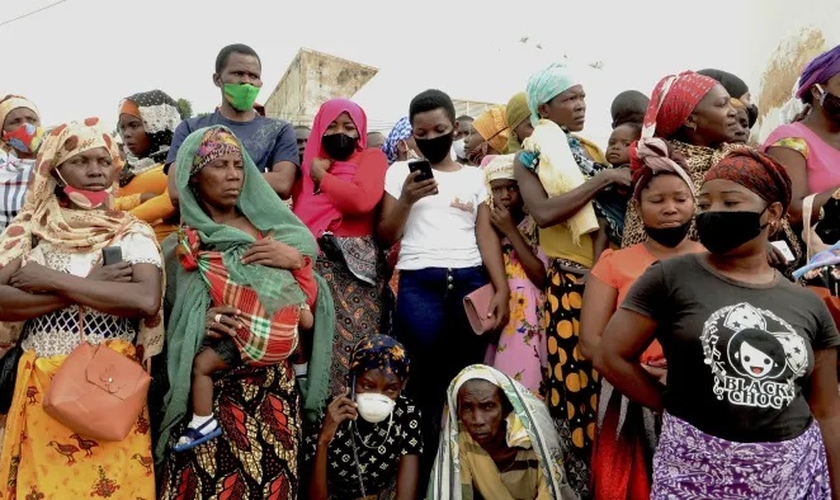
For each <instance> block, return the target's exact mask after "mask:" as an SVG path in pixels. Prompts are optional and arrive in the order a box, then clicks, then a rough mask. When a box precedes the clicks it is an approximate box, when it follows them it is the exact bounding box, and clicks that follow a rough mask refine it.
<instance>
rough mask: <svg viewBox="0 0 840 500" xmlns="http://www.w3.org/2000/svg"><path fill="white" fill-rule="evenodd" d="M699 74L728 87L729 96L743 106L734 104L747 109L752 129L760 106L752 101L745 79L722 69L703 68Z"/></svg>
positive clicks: (749, 127) (749, 124) (748, 120)
mask: <svg viewBox="0 0 840 500" xmlns="http://www.w3.org/2000/svg"><path fill="white" fill-rule="evenodd" d="M697 74H698V75H704V76H708V77H709V78H714V79H715V80H717V81H718V82H720V84H721V85H723V88H725V89H726V92H727V93H728V94H729V97H731V98H733V99H735V100H737V101H739V102H740V103H741V104H742V106H737V105H736V104H735V103H733V106H736V109H744V110H745V113H746V115H747V123H748V126H747V129H751V128H752V127H753V125H755V122H756V121H758V106H756V105H755V104H754V103H753V102H752V96H751V95H750V88H749V86H748V85H747V83H746V82H745V81H744V80H742V79H741V78H740V77H739V76H737V75H733V74H732V73H729V72H727V71H723V70H720V69H711V68H710V69H701V70H700V71H698V72H697Z"/></svg>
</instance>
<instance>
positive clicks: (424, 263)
mask: <svg viewBox="0 0 840 500" xmlns="http://www.w3.org/2000/svg"><path fill="white" fill-rule="evenodd" d="M409 119H410V120H411V126H412V129H413V134H414V140H415V142H416V143H417V148H418V149H419V150H420V153H422V154H423V156H424V157H425V159H426V160H428V162H429V164H430V167H431V169H430V170H431V172H432V175H433V177H432V178H430V179H426V180H422V181H418V180H417V179H418V177H419V176H421V175H423V172H422V171H421V170H416V171H414V172H410V168H409V164H408V163H404V162H397V163H395V164H393V165H392V166H391V168H389V169H388V172H387V174H386V178H385V192H386V195H385V198H384V200H383V204H382V216H381V220H380V222H379V227H378V235H379V238H380V240H381V241H382V243H384V244H385V245H386V246H387V245H392V244H394V243H395V242H396V241H398V240H400V239H401V240H402V246H401V248H400V254H399V258H398V261H397V270H399V271H400V281H399V290H400V293H399V295H398V297H397V308H396V315H395V316H396V335H397V336H398V337H399V338H400V339H401V340H402V342H403V344H405V346H406V348H407V349H408V351H409V352H411V356H412V358H413V359H412V361H413V365H414V366H416V367H417V368H416V370H415V374H414V375H413V376H412V378H411V381H410V382H409V386H408V390H409V394H410V395H411V396H413V397H414V398H415V400H416V401H417V403H418V405H419V407H420V409H421V411H422V412H423V415H424V419H423V429H424V440H425V442H427V443H436V442H437V435H438V432H439V428H440V421H441V411H442V408H443V403H444V397H445V394H446V387H447V385H448V383H449V381H450V380H452V378H453V377H454V376H455V375H457V374H458V372H459V371H460V370H461V369H462V368H464V367H466V366H469V365H470V364H474V363H480V362H481V361H482V360H483V359H484V354H485V351H486V348H487V340H486V338H484V337H481V336H477V335H475V334H474V333H473V332H472V329H471V328H470V326H469V321H468V320H467V317H466V313H465V311H464V305H463V300H464V297H465V296H466V295H467V294H469V293H471V292H473V291H475V290H476V289H478V288H480V287H482V286H484V285H486V284H487V283H488V281H489V282H491V283H492V284H493V287H494V289H495V294H494V296H493V299H492V301H491V303H490V308H489V314H490V315H492V317H493V319H494V324H495V326H496V328H498V327H500V326H503V325H505V324H507V320H508V315H509V309H508V298H509V294H510V290H509V287H508V283H507V278H506V276H505V270H504V262H503V260H502V252H501V245H500V242H499V237H498V235H497V234H496V232H495V231H494V230H493V226H492V225H491V223H490V209H489V208H488V206H487V203H486V201H487V189H486V187H485V185H484V172H482V171H481V170H480V169H476V168H469V167H464V166H463V165H460V164H458V163H456V162H455V161H453V160H452V159H451V157H450V154H449V153H450V150H451V148H452V141H453V138H454V133H455V106H454V105H453V104H452V100H451V99H450V98H449V96H448V95H446V94H445V93H443V92H441V91H440V90H427V91H425V92H423V93H421V94H419V95H418V96H417V97H415V98H414V99H413V100H412V101H411V106H410V109H409ZM415 168H416V167H415ZM429 458H431V457H429ZM427 462H428V463H425V464H422V467H421V471H423V472H424V473H425V474H428V471H429V470H430V468H431V461H430V460H427ZM420 479H421V483H422V481H423V480H424V479H425V477H424V475H423V474H421V477H420Z"/></svg>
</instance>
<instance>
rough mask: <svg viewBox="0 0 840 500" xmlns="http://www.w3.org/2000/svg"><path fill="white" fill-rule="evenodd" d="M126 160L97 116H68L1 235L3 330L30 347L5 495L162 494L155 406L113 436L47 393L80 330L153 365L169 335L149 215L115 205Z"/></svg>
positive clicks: (21, 367) (7, 445) (8, 441)
mask: <svg viewBox="0 0 840 500" xmlns="http://www.w3.org/2000/svg"><path fill="white" fill-rule="evenodd" d="M120 166H121V164H120V159H119V153H118V152H117V149H116V145H115V144H114V142H113V140H112V139H111V137H110V136H109V135H108V134H107V133H105V132H104V131H103V130H101V129H100V128H99V127H98V119H96V118H90V119H88V120H86V121H85V122H84V123H70V124H63V125H60V126H58V127H57V128H55V129H53V130H52V132H50V134H49V135H48V136H46V138H45V140H44V143H43V144H42V146H41V149H40V153H39V156H38V165H37V167H36V168H35V170H34V172H33V176H32V179H31V180H32V183H31V186H30V189H29V192H28V193H27V195H26V203H25V204H24V206H23V209H22V210H21V213H20V215H19V216H18V217H17V218H16V219H15V221H14V222H13V223H12V225H10V226H9V227H7V228H6V230H5V231H4V232H3V234H2V236H0V245H2V248H3V249H4V251H3V252H2V254H0V321H2V323H0V342H2V344H3V345H10V344H14V343H17V345H18V346H19V347H20V348H21V349H22V350H23V354H22V355H21V358H20V361H19V363H18V371H17V379H16V381H15V387H14V395H13V397H12V402H11V408H10V410H9V414H8V420H7V422H6V429H5V438H4V440H3V448H2V452H0V478H2V480H0V484H2V492H3V496H4V497H5V498H24V497H27V496H29V497H32V498H82V497H92V496H101V497H109V496H112V495H114V494H115V493H116V492H117V491H119V495H121V496H125V497H129V498H143V499H147V500H151V499H153V498H155V484H154V476H153V474H152V473H151V466H152V460H151V449H152V442H151V434H150V432H149V431H150V429H149V420H148V412H147V411H146V410H145V408H144V410H143V412H142V413H141V415H140V416H139V418H138V420H137V422H136V424H135V425H134V426H133V428H132V429H131V431H130V432H129V434H128V436H127V437H125V438H124V439H123V440H121V441H115V442H105V441H99V440H94V439H89V438H88V437H83V436H80V435H79V434H78V433H77V432H76V431H74V430H72V429H70V428H68V427H66V426H64V425H63V424H61V423H59V422H58V421H57V420H54V419H53V418H51V417H50V416H48V415H47V413H46V412H45V409H44V406H43V405H42V402H43V400H44V397H45V395H46V394H47V392H48V391H49V389H50V384H51V383H52V380H53V377H54V376H55V375H56V373H57V372H58V371H59V370H60V369H61V367H62V366H63V364H64V362H65V360H66V359H67V356H68V355H70V354H71V353H72V352H73V351H74V349H75V348H76V347H77V346H79V345H80V344H81V343H82V342H88V343H91V344H94V345H101V346H102V347H101V348H100V349H110V350H113V351H116V352H118V353H120V354H122V355H124V356H126V357H127V358H129V359H131V360H134V361H139V362H142V363H143V365H144V367H146V368H147V369H148V367H149V362H150V360H151V358H152V357H153V356H155V355H156V354H158V353H160V352H161V348H162V346H163V340H164V339H163V318H162V312H161V295H162V285H161V280H162V274H161V271H160V270H161V267H162V263H161V255H160V249H159V248H158V245H157V240H156V239H155V235H154V232H153V231H152V229H151V227H149V226H148V225H147V224H146V223H144V222H142V221H139V220H138V219H137V218H135V217H134V216H132V215H130V214H127V213H125V212H119V211H114V210H113V195H114V192H115V189H114V187H113V186H114V185H115V183H116V181H117V179H118V176H119V169H120ZM115 246H116V247H119V248H121V250H122V261H121V262H119V263H116V264H110V265H107V266H106V265H103V263H102V249H103V248H105V247H115ZM44 464H60V465H58V466H54V467H48V468H45V467H44Z"/></svg>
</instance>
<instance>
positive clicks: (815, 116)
mask: <svg viewBox="0 0 840 500" xmlns="http://www.w3.org/2000/svg"><path fill="white" fill-rule="evenodd" d="M799 81H800V85H799V89H798V90H797V92H796V95H797V97H799V99H800V100H802V102H804V103H805V104H807V105H809V106H810V107H811V111H810V112H809V113H808V115H807V116H806V117H805V119H804V120H802V121H799V122H795V123H790V124H788V125H782V126H781V127H779V128H777V129H776V130H774V131H773V133H771V134H770V136H769V137H768V138H767V140H766V141H765V143H764V146H763V147H762V149H763V150H765V151H766V152H767V154H769V155H770V156H772V157H773V158H775V159H776V160H778V161H779V163H781V164H782V165H784V166H785V168H786V169H787V171H788V173H789V174H790V178H791V180H792V181H793V201H792V202H791V207H790V216H791V221H793V222H794V223H797V224H799V223H801V221H802V220H803V218H804V217H803V214H802V210H803V208H802V202H803V200H804V199H805V198H806V197H807V196H808V195H812V194H815V195H816V197H815V198H814V202H813V206H812V213H811V220H812V221H818V220H819V219H820V218H821V217H822V216H823V214H825V210H823V208H824V207H825V206H826V205H827V204H828V205H836V201H834V202H833V201H831V200H832V199H833V197H834V194H835V192H836V191H837V190H838V188H840V170H838V169H837V165H838V163H839V162H840V128H838V124H840V45H838V46H836V47H834V48H833V49H831V50H829V51H828V52H825V53H824V54H822V55H820V56H818V57H817V58H815V59H814V60H813V61H811V62H810V63H809V64H808V66H807V67H806V68H805V70H804V71H803V72H802V75H801V76H800V78H799ZM829 208H832V209H833V208H835V207H829ZM832 211H833V210H832ZM828 243H832V244H833V243H834V242H833V241H831V242H828Z"/></svg>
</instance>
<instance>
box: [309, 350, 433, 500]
mask: <svg viewBox="0 0 840 500" xmlns="http://www.w3.org/2000/svg"><path fill="white" fill-rule="evenodd" d="M408 366H409V358H408V353H406V350H405V348H403V346H402V344H400V343H399V342H397V341H396V340H395V339H394V338H393V337H388V336H387V335H371V336H370V337H366V338H364V339H362V340H361V341H360V342H359V344H358V345H357V346H356V348H355V349H354V350H353V357H352V359H351V362H350V380H349V381H348V383H349V385H350V387H351V389H350V391H348V392H349V394H342V395H339V396H338V397H336V398H335V399H334V400H333V401H332V402H331V403H330V404H329V406H327V411H326V414H325V415H324V418H323V420H322V423H321V427H320V432H319V433H318V436H317V440H314V439H312V440H311V441H312V442H311V443H310V444H311V445H313V446H311V448H312V449H311V451H313V452H314V453H313V455H314V463H313V464H312V465H311V476H312V477H311V480H310V492H309V493H310V494H309V498H310V499H313V500H321V499H323V500H326V499H328V498H343V499H353V498H362V499H369V498H396V499H397V500H414V499H415V498H416V497H417V481H418V470H419V466H420V465H419V464H420V455H422V454H423V436H422V434H421V432H420V409H419V408H418V407H417V405H415V404H414V402H413V401H412V400H410V399H408V398H407V397H405V395H404V394H403V389H404V388H405V383H406V381H407V380H408Z"/></svg>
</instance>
